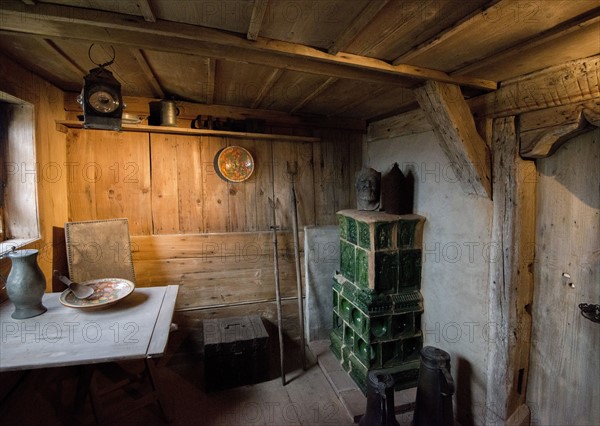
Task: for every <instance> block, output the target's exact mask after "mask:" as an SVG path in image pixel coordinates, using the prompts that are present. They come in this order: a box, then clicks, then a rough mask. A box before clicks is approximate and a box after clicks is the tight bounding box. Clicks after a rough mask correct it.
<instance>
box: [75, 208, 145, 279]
mask: <svg viewBox="0 0 600 426" xmlns="http://www.w3.org/2000/svg"><path fill="white" fill-rule="evenodd" d="M65 242H66V245H67V260H68V264H69V277H70V278H71V280H73V281H77V282H82V281H88V280H94V279H98V278H124V279H126V280H129V281H132V282H133V283H135V272H134V270H133V260H132V258H131V243H130V240H129V227H128V222H127V219H107V220H90V221H84V222H67V223H65Z"/></svg>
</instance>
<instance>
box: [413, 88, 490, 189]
mask: <svg viewBox="0 0 600 426" xmlns="http://www.w3.org/2000/svg"><path fill="white" fill-rule="evenodd" d="M415 97H416V98H417V102H419V105H420V106H421V109H422V110H423V112H424V113H425V117H427V119H428V120H429V123H430V124H431V127H433V131H434V133H435V134H436V135H437V137H438V140H439V143H440V146H441V148H442V150H443V151H444V153H445V154H446V156H447V157H448V160H449V161H450V164H451V166H452V170H453V171H454V173H455V175H456V177H457V178H458V180H459V182H460V184H461V187H462V189H463V191H465V192H466V193H469V194H476V195H479V196H482V197H489V198H492V173H491V156H490V151H489V148H488V147H487V145H486V143H485V141H484V140H483V139H482V138H481V136H479V133H477V129H476V127H475V121H474V120H473V116H472V115H471V111H470V109H469V105H467V102H466V101H465V100H464V98H463V95H462V93H461V91H460V87H458V86H456V85H453V84H446V83H439V82H435V81H428V82H427V83H425V84H424V85H423V86H421V87H419V88H417V89H415Z"/></svg>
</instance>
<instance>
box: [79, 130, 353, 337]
mask: <svg viewBox="0 0 600 426" xmlns="http://www.w3.org/2000/svg"><path fill="white" fill-rule="evenodd" d="M277 131H278V132H281V133H283V132H284V131H285V129H277ZM290 132H292V130H290ZM319 136H320V137H321V138H322V142H320V143H314V142H280V141H269V140H259V139H229V138H226V137H217V136H186V135H170V134H148V133H127V132H121V133H117V132H110V131H99V130H74V129H72V130H69V132H68V135H67V157H68V158H67V161H68V163H69V164H70V165H71V166H70V167H69V170H68V171H69V176H68V182H69V220H71V221H79V220H94V219H108V218H116V217H127V218H128V219H129V231H130V234H131V236H132V237H131V240H132V249H133V258H134V267H135V271H136V279H137V285H139V286H155V285H167V284H179V285H181V286H182V287H181V289H180V292H179V297H178V302H177V309H179V310H181V311H184V312H186V316H187V317H189V316H190V315H191V316H192V317H194V318H196V319H198V318H206V317H215V316H218V315H226V313H227V312H230V311H231V309H233V308H235V309H234V311H235V312H237V313H243V312H246V313H251V312H255V311H256V310H263V311H268V312H269V313H268V315H267V317H269V318H273V317H274V311H273V312H271V311H272V310H273V309H274V303H273V301H274V300H275V286H274V273H273V248H272V247H273V246H272V234H271V232H270V226H271V225H272V210H271V208H270V206H269V199H272V200H275V201H276V206H277V208H276V216H277V226H278V227H279V228H280V231H279V250H278V252H279V266H280V280H281V294H282V297H283V298H284V299H288V300H291V299H293V298H296V294H297V292H296V276H295V275H296V274H295V267H294V254H293V253H294V251H293V237H292V234H291V229H292V223H291V218H292V215H291V212H292V210H291V208H292V207H291V206H292V204H291V186H292V180H293V184H294V186H295V188H296V193H297V198H298V219H299V229H300V230H302V229H303V227H304V226H305V225H330V224H335V223H336V217H335V212H336V211H338V210H340V209H344V208H353V207H354V206H355V193H354V192H355V191H354V174H355V173H356V171H358V169H359V168H360V166H361V164H362V158H361V155H362V154H361V153H362V135H360V134H357V133H350V132H344V131H339V130H338V131H334V130H328V131H322V132H321V133H320V134H319ZM229 145H238V146H242V147H244V148H246V149H248V150H249V151H250V152H251V153H252V155H253V157H254V159H255V164H256V167H255V171H254V173H253V175H252V176H251V177H250V179H248V180H247V181H245V182H242V183H228V182H225V181H223V180H222V179H221V178H219V176H218V175H217V174H216V172H215V170H214V165H213V159H214V157H215V155H216V154H217V152H218V151H219V150H220V149H221V148H223V147H226V146H229ZM294 162H295V164H296V165H297V167H296V170H297V173H296V174H295V175H294V176H292V175H290V173H288V169H289V166H292V165H293V163H294ZM300 241H303V238H302V236H301V237H300ZM301 250H302V247H301ZM301 255H303V252H302V251H301ZM301 264H303V262H301ZM291 308H293V304H290V309H291ZM288 310H289V309H288ZM295 315H296V314H295ZM289 324H293V321H290V322H289ZM292 328H293V327H292ZM287 331H288V332H290V333H292V334H295V333H297V331H298V330H297V327H296V328H295V329H293V330H287ZM296 335H297V334H296Z"/></svg>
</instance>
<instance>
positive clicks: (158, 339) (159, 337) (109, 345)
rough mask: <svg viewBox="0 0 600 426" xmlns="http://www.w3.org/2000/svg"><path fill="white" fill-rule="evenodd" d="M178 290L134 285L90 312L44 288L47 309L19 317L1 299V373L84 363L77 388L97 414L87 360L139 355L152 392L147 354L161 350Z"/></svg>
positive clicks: (97, 361) (152, 378)
mask: <svg viewBox="0 0 600 426" xmlns="http://www.w3.org/2000/svg"><path fill="white" fill-rule="evenodd" d="M178 289H179V287H178V286H175V285H169V286H165V287H145V288H136V289H135V290H134V292H133V293H132V294H131V295H129V296H128V297H127V298H125V299H123V300H121V301H119V302H118V303H115V304H114V306H107V307H105V308H104V309H99V310H91V311H88V310H83V309H74V308H68V307H66V306H63V305H62V304H61V303H60V302H59V296H60V293H47V294H45V295H44V297H43V299H42V303H43V304H44V306H46V308H48V310H47V311H46V312H45V313H44V314H42V315H39V316H37V317H33V318H27V319H23V320H18V319H13V318H11V316H10V315H11V314H12V312H13V311H14V306H13V304H12V303H11V302H10V301H6V302H4V303H2V304H0V372H2V371H10V370H29V369H36V368H49V367H62V366H71V365H82V366H85V367H86V369H85V371H86V372H87V373H86V374H85V376H86V377H85V378H84V379H82V382H81V383H80V388H81V389H80V391H79V392H78V393H81V392H86V393H87V391H88V390H89V391H90V395H91V397H92V404H93V406H94V407H93V408H94V413H95V415H96V416H97V417H98V416H101V415H102V409H101V408H99V407H100V402H99V400H98V399H97V398H96V397H95V395H94V392H93V390H94V384H93V383H92V376H93V371H94V369H93V368H89V365H90V364H92V365H93V364H98V363H105V362H113V361H121V360H128V359H144V360H145V361H146V367H147V369H148V370H149V371H148V373H149V375H150V377H151V381H152V383H153V385H152V386H153V388H154V391H157V393H158V394H160V392H158V390H157V389H156V388H155V386H154V385H155V384H156V379H155V377H153V375H154V374H153V371H154V369H155V366H154V363H152V362H148V359H149V358H154V357H160V356H161V355H163V353H164V351H165V348H166V345H167V341H168V337H169V331H170V327H171V320H172V317H173V311H174V308H175V299H176V298H177V291H178ZM81 396H82V395H78V398H81ZM83 399H85V394H84V395H83ZM159 403H160V400H159ZM76 405H77V404H76ZM160 405H161V409H162V408H163V404H160ZM163 412H164V410H163Z"/></svg>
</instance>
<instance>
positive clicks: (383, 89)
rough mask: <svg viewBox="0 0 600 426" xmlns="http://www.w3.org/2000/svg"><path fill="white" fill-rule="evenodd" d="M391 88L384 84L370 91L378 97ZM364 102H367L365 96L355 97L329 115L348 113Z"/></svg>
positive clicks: (372, 95)
mask: <svg viewBox="0 0 600 426" xmlns="http://www.w3.org/2000/svg"><path fill="white" fill-rule="evenodd" d="M389 90H390V89H389V87H387V86H383V87H380V88H379V89H377V90H374V91H373V92H370V93H369V96H371V97H373V98H378V97H379V96H381V95H383V94H384V93H386V92H388V91H389ZM364 102H365V100H364V98H363V97H362V96H359V97H358V98H356V99H354V101H352V102H346V103H344V105H343V106H342V107H341V108H338V109H336V110H335V111H334V112H332V113H329V114H327V115H328V116H329V117H336V116H341V115H342V114H344V113H346V112H347V111H350V110H351V109H353V108H356V107H357V106H359V105H361V104H363V103H364Z"/></svg>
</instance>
